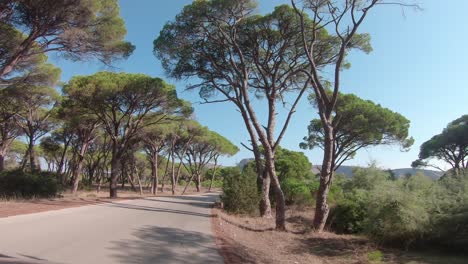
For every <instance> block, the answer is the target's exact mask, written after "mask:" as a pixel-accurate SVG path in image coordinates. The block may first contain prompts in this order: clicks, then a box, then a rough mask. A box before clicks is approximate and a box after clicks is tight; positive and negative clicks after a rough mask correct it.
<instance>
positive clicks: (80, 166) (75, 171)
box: [72, 143, 89, 195]
mask: <svg viewBox="0 0 468 264" xmlns="http://www.w3.org/2000/svg"><path fill="white" fill-rule="evenodd" d="M88 145H89V143H83V145H82V146H81V150H80V153H79V154H78V159H77V161H76V165H75V166H74V168H73V174H72V179H73V189H72V194H73V195H75V194H76V192H77V191H78V185H79V183H80V174H81V171H82V170H83V161H84V156H85V154H86V151H87V149H88Z"/></svg>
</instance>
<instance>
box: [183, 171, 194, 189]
mask: <svg viewBox="0 0 468 264" xmlns="http://www.w3.org/2000/svg"><path fill="white" fill-rule="evenodd" d="M193 176H194V175H193V174H192V176H190V179H189V181H188V182H187V184H185V188H184V191H182V194H185V191H187V187H188V186H189V185H190V183H192V180H193Z"/></svg>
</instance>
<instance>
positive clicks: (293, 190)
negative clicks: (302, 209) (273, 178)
mask: <svg viewBox="0 0 468 264" xmlns="http://www.w3.org/2000/svg"><path fill="white" fill-rule="evenodd" d="M281 187H282V189H283V192H284V197H285V200H286V204H288V205H292V204H294V205H299V206H311V205H313V202H314V197H312V194H311V188H310V187H311V186H310V184H307V182H306V181H304V180H300V179H296V178H287V179H285V180H283V181H282V182H281Z"/></svg>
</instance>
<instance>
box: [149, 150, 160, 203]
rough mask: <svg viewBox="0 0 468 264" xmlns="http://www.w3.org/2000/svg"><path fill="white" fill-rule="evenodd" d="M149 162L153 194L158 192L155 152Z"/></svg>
mask: <svg viewBox="0 0 468 264" xmlns="http://www.w3.org/2000/svg"><path fill="white" fill-rule="evenodd" d="M150 163H151V177H152V180H153V184H152V186H151V193H152V194H153V195H157V194H158V185H159V175H158V154H157V153H156V154H155V155H154V157H153V160H152V161H151V162H150Z"/></svg>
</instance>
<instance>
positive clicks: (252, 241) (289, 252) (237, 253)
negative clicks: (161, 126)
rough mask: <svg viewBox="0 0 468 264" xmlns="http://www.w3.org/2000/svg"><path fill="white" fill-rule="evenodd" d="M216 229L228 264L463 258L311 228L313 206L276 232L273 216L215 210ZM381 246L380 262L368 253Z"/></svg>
mask: <svg viewBox="0 0 468 264" xmlns="http://www.w3.org/2000/svg"><path fill="white" fill-rule="evenodd" d="M213 211H214V212H213V214H214V215H215V217H214V218H213V229H214V232H215V234H216V237H217V244H218V246H219V247H220V248H221V252H222V254H223V256H224V257H225V260H226V263H227V264H234V263H265V264H266V263H268V264H270V263H271V264H275V263H281V264H283V263H284V264H289V263H290V264H299V263H308V264H309V263H310V264H322V263H325V264H329V263H330V264H345V263H346V264H353V263H356V264H357V263H395V264H400V263H401V264H445V263H447V264H449V263H453V264H462V263H468V258H467V257H463V256H446V255H443V254H441V253H436V252H404V251H400V250H392V249H387V248H381V247H377V246H376V245H375V244H373V243H372V242H370V241H369V240H368V239H366V238H365V237H361V236H352V235H337V234H334V233H330V232H324V233H320V234H317V233H314V232H311V230H310V228H309V227H310V226H311V222H312V210H311V209H308V210H288V212H287V215H288V216H289V217H288V218H287V229H288V232H277V231H275V230H274V220H273V219H264V218H252V217H241V216H234V215H229V214H226V213H225V212H223V211H222V210H220V209H218V208H214V209H213ZM377 250H380V251H382V252H383V258H382V260H381V262H371V261H370V260H369V257H368V254H369V253H371V252H375V251H377Z"/></svg>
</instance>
